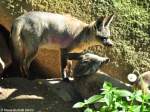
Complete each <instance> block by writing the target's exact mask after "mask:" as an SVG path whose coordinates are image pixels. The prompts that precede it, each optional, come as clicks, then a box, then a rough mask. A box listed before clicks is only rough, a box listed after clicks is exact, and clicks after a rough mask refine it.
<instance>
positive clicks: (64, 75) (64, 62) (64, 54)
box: [61, 49, 69, 82]
mask: <svg viewBox="0 0 150 112" xmlns="http://www.w3.org/2000/svg"><path fill="white" fill-rule="evenodd" d="M67 54H68V52H67V50H66V49H61V74H62V79H63V80H64V81H67V82H69V78H68V75H67V73H66V72H65V70H64V69H65V68H66V65H67Z"/></svg>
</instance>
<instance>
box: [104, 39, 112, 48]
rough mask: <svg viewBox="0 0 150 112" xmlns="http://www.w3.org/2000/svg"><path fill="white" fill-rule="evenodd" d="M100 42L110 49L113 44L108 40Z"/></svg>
mask: <svg viewBox="0 0 150 112" xmlns="http://www.w3.org/2000/svg"><path fill="white" fill-rule="evenodd" d="M102 42H103V44H104V45H105V46H110V47H112V46H113V43H112V41H111V40H110V39H104V40H103V41H102Z"/></svg>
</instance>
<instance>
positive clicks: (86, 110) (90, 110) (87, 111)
mask: <svg viewBox="0 0 150 112" xmlns="http://www.w3.org/2000/svg"><path fill="white" fill-rule="evenodd" d="M84 112H94V111H93V110H92V109H90V108H86V109H85V110H84Z"/></svg>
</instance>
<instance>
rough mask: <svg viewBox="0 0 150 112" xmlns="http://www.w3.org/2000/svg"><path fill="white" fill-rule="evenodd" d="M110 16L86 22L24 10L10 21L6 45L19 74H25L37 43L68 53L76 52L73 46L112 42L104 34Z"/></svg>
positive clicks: (75, 47) (106, 44)
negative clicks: (10, 26)
mask: <svg viewBox="0 0 150 112" xmlns="http://www.w3.org/2000/svg"><path fill="white" fill-rule="evenodd" d="M113 17H114V15H110V16H108V17H100V18H98V19H97V20H96V21H94V22H91V23H90V24H87V23H85V22H82V21H80V20H78V19H76V18H74V17H72V16H70V15H61V14H54V13H48V12H36V11H35V12H28V13H26V14H24V15H22V16H20V17H18V18H16V19H15V20H14V22H13V24H12V29H11V36H10V45H11V46H12V53H13V57H14V59H15V61H17V62H18V64H19V66H20V70H21V72H22V74H23V76H24V77H27V76H28V74H29V67H30V64H31V62H32V60H33V59H34V57H35V56H36V54H37V51H38V49H39V47H44V48H48V49H56V50H60V49H62V50H61V51H62V52H63V51H65V52H66V53H68V52H76V51H77V49H80V50H81V51H82V50H84V49H85V48H88V47H89V46H93V45H97V44H100V43H102V44H103V45H105V46H113V43H112V42H111V40H110V39H109V38H108V37H109V36H110V30H109V25H110V23H111V21H112V19H113ZM64 49H65V50H64ZM62 59H63V58H62ZM62 67H63V68H64V67H65V65H64V64H63V66H62ZM62 72H63V71H62ZM62 74H63V73H62Z"/></svg>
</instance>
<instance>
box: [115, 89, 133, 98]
mask: <svg viewBox="0 0 150 112" xmlns="http://www.w3.org/2000/svg"><path fill="white" fill-rule="evenodd" d="M115 94H116V95H118V96H122V97H127V96H132V95H133V94H132V93H131V92H130V91H127V90H116V91H115Z"/></svg>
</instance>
